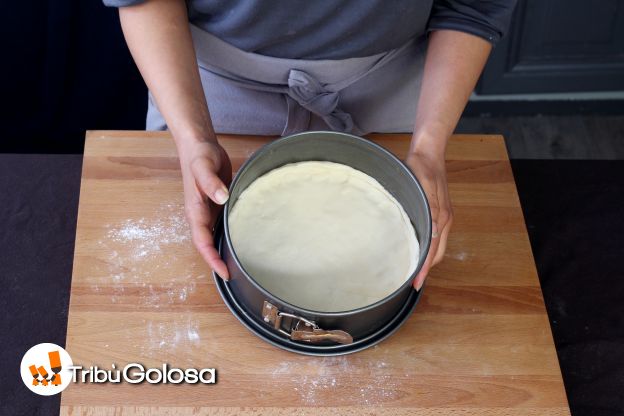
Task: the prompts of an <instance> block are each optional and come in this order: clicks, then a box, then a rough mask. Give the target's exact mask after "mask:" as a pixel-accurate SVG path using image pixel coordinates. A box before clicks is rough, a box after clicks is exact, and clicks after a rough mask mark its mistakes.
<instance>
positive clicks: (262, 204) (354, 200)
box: [228, 161, 419, 312]
mask: <svg viewBox="0 0 624 416" xmlns="http://www.w3.org/2000/svg"><path fill="white" fill-rule="evenodd" d="M228 226H229V232H230V237H231V240H232V245H233V247H234V251H235V253H236V256H237V257H238V259H239V260H240V262H241V264H242V266H243V268H244V269H245V271H247V273H249V274H250V275H251V276H252V277H253V278H254V279H255V280H256V282H258V283H259V284H260V285H261V286H262V287H264V288H265V289H266V290H267V291H269V292H270V293H272V294H274V295H275V296H277V297H279V298H280V299H282V300H284V301H286V302H289V303H291V304H293V305H296V306H299V307H302V308H307V309H311V310H315V311H321V312H339V311H346V310H352V309H356V308H358V307H363V306H366V305H370V304H372V303H375V302H377V301H379V300H381V299H383V298H384V297H386V296H388V295H389V294H391V293H392V292H394V291H395V290H396V289H398V288H399V287H400V286H401V285H402V284H403V283H404V282H405V281H406V280H407V279H408V278H409V277H410V276H411V274H412V273H413V272H414V270H415V268H416V265H417V262H418V253H419V245H418V240H417V239H416V233H415V231H414V228H413V227H412V224H411V223H410V220H409V217H408V216H407V214H406V213H405V210H404V209H403V207H402V206H401V205H400V204H399V202H398V201H397V200H396V199H395V198H394V197H393V196H392V195H390V193H388V191H386V190H385V189H384V188H383V186H381V184H379V182H377V181H376V180H375V179H373V178H372V177H370V176H368V175H367V174H365V173H363V172H361V171H359V170H356V169H353V168H352V167H350V166H346V165H343V164H339V163H333V162H321V161H309V162H299V163H292V164H288V165H285V166H282V167H280V168H277V169H274V170H272V171H270V172H268V173H266V174H265V175H263V176H261V177H259V178H258V179H256V180H255V181H254V182H252V183H251V184H250V185H249V187H248V188H247V189H245V190H244V191H243V192H242V193H241V195H240V196H239V198H238V200H237V201H236V203H235V204H234V207H233V208H232V209H231V211H230V213H229V218H228Z"/></svg>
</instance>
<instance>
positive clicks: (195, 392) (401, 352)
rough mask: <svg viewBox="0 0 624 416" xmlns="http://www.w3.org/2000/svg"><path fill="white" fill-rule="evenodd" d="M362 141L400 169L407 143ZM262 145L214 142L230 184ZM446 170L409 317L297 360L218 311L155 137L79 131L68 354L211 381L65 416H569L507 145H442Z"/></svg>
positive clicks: (464, 141)
mask: <svg viewBox="0 0 624 416" xmlns="http://www.w3.org/2000/svg"><path fill="white" fill-rule="evenodd" d="M371 138H372V139H373V140H375V141H376V142H377V143H379V144H381V145H383V146H385V147H386V148H388V149H390V150H391V151H393V152H394V153H395V154H397V155H398V156H399V157H404V156H405V153H406V151H407V148H408V143H409V137H408V136H407V135H375V136H372V137H371ZM269 140H270V138H266V137H252V136H221V137H220V142H221V143H222V144H223V145H224V147H225V148H226V149H227V151H228V153H229V154H230V156H231V158H232V163H233V166H234V170H235V171H236V170H237V169H238V168H239V167H240V165H241V163H242V162H243V161H244V160H245V159H246V158H247V157H248V156H249V155H250V154H251V153H252V152H253V151H255V150H256V149H257V148H258V147H259V146H261V145H262V144H264V143H267V142H268V141H269ZM447 167H448V179H449V186H450V192H451V197H452V200H453V205H454V211H455V223H454V227H453V231H452V233H451V236H450V240H449V243H448V249H447V253H446V256H445V259H444V262H443V263H442V264H440V265H439V266H438V267H436V268H435V269H434V270H433V271H432V273H431V275H430V277H429V282H428V285H427V288H426V290H425V293H424V294H423V296H422V298H421V301H420V303H419V304H418V306H417V308H416V311H415V312H414V314H413V315H412V316H411V317H410V318H409V320H408V321H407V323H406V324H405V325H404V326H403V327H402V328H401V329H400V330H399V331H398V332H397V333H396V334H394V335H393V336H392V337H390V338H389V339H388V340H386V341H384V342H382V343H381V344H379V345H378V346H376V347H374V348H370V349H368V350H366V351H363V352H359V353H356V354H353V355H348V356H341V357H308V356H302V355H297V354H294V353H290V352H286V351H282V350H280V349H277V348H275V347H273V346H271V345H269V344H267V343H265V342H263V341H261V340H260V339H259V338H257V337H256V336H255V335H253V334H252V333H250V332H249V331H248V330H247V329H245V328H244V327H243V326H242V325H241V324H240V323H239V322H238V321H237V320H236V318H235V317H234V316H233V315H232V314H231V313H230V312H229V310H228V309H227V308H226V307H225V305H224V304H223V302H222V300H221V298H220V297H219V294H218V293H217V290H216V288H215V286H214V283H213V281H212V277H211V273H210V270H209V269H208V267H207V266H206V265H205V264H204V263H203V262H202V260H201V258H200V257H199V255H198V254H197V253H196V252H195V250H194V248H193V246H192V243H191V241H190V235H189V230H188V227H187V225H186V222H185V220H184V216H183V205H182V201H183V196H182V184H181V175H180V170H179V166H178V160H177V156H176V150H175V146H174V143H173V141H172V140H171V138H170V136H169V135H168V133H164V132H163V133H146V132H112V131H92V132H89V133H88V134H87V141H86V146H85V153H84V164H83V171H82V185H81V191H80V192H81V194H80V206H79V214H78V230H77V234H76V248H75V254H74V269H73V277H72V289H71V301H70V310H69V319H68V329H67V351H68V352H69V353H70V355H71V356H72V359H73V361H74V364H80V365H82V366H83V367H89V366H93V365H97V366H98V367H100V368H104V369H110V368H111V364H113V363H115V365H116V367H117V368H121V367H123V366H125V365H126V364H128V363H132V362H137V363H141V364H143V365H144V366H146V367H161V366H162V363H164V362H166V363H168V364H169V365H170V366H173V367H178V368H190V367H194V368H213V367H214V368H216V369H217V372H218V382H217V383H216V384H214V385H203V384H198V385H190V384H185V385H171V384H147V383H142V384H136V385H131V384H127V383H119V384H110V383H109V384H82V383H75V384H72V385H70V386H69V387H68V388H67V389H66V390H65V391H64V392H63V394H62V408H61V412H62V414H66V415H73V414H83V413H88V414H115V415H146V414H183V415H186V414H188V415H190V414H193V415H197V414H212V413H217V414H220V415H240V414H247V415H259V414H270V415H281V414H290V413H297V414H301V413H305V414H350V415H351V414H352V415H360V414H363V413H366V414H392V415H395V414H400V415H415V414H418V415H446V414H461V415H514V416H526V415H536V416H537V415H540V416H543V415H569V409H568V405H567V401H566V396H565V391H564V386H563V382H562V378H561V372H560V369H559V364H558V361H557V355H556V352H555V347H554V345H553V339H552V335H551V331H550V326H549V322H548V317H547V315H546V310H545V307H544V301H543V298H542V293H541V290H540V286H539V281H538V278H537V274H536V270H535V266H534V262H533V257H532V254H531V247H530V245H529V240H528V237H527V232H526V228H525V224H524V220H523V216H522V210H521V208H520V203H519V200H518V195H517V192H516V187H515V184H514V179H513V175H512V171H511V167H510V164H509V160H508V157H507V153H506V150H505V144H504V140H503V138H502V137H500V136H485V135H468V136H454V137H453V138H452V140H451V142H450V144H449V148H448V162H447ZM327 408H332V409H327Z"/></svg>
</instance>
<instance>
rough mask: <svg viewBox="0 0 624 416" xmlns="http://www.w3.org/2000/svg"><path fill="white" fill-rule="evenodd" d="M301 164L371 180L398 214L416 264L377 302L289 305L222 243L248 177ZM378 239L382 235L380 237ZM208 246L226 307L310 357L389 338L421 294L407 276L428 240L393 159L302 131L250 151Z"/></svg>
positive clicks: (352, 142) (411, 187) (411, 186)
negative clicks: (221, 265) (412, 241)
mask: <svg viewBox="0 0 624 416" xmlns="http://www.w3.org/2000/svg"><path fill="white" fill-rule="evenodd" d="M307 160H321V161H329V162H335V163H341V164H344V165H347V166H351V167H353V168H355V169H357V170H360V171H362V172H364V173H366V174H368V175H369V176H371V177H373V178H375V179H376V180H377V181H378V182H379V183H380V184H381V185H382V186H383V187H384V188H385V189H386V190H387V191H388V192H390V194H392V195H393V196H394V197H395V198H396V199H397V201H398V202H399V203H400V204H401V205H402V206H403V208H404V209H405V211H406V213H407V215H408V217H409V218H410V221H411V222H412V226H413V227H414V229H415V232H416V234H417V238H418V241H419V244H420V253H419V259H418V264H417V267H416V270H415V271H414V273H413V274H412V275H411V276H410V277H409V278H408V279H406V281H405V282H404V283H403V285H402V286H401V287H400V288H398V289H397V290H396V291H395V292H393V293H392V294H390V295H388V296H387V297H385V298H384V299H381V300H379V301H378V302H375V303H373V304H371V305H367V306H365V307H361V308H357V309H353V310H348V311H343V312H322V311H313V310H308V309H304V308H301V307H298V306H296V305H293V304H291V303H289V302H287V301H285V300H283V299H280V298H278V297H277V296H275V295H273V294H272V293H270V292H268V291H267V290H266V289H264V288H263V287H262V286H261V285H260V284H259V283H258V282H256V281H255V279H254V278H253V276H251V275H250V274H248V273H247V272H246V271H245V270H244V268H243V266H242V264H241V263H240V261H239V259H238V258H237V256H236V253H235V250H234V247H233V246H232V242H231V240H230V238H229V227H228V215H229V212H230V209H231V207H232V206H233V205H234V204H235V203H236V201H237V200H238V197H239V196H240V194H241V193H242V192H243V191H244V190H245V189H246V188H247V186H249V184H251V183H252V182H253V181H254V180H255V179H257V178H258V177H260V176H262V175H264V174H265V173H267V172H269V171H271V170H273V169H275V168H278V167H280V166H283V165H286V164H288V163H295V162H301V161H307ZM380 238H383V236H380ZM215 242H216V243H217V248H218V250H219V253H220V255H221V257H222V258H223V260H224V262H225V263H226V265H227V267H228V271H229V273H230V279H229V280H228V281H227V282H223V281H222V280H221V279H220V278H219V277H218V276H215V279H216V283H217V287H218V289H219V292H220V294H221V296H222V297H223V299H224V300H225V302H226V304H227V305H228V307H229V308H230V309H231V310H232V312H233V313H234V315H236V316H237V318H238V319H239V320H241V322H242V323H243V324H244V325H245V326H247V327H248V328H249V329H250V330H252V331H253V332H254V333H255V334H256V335H258V336H260V337H261V338H263V339H265V340H266V341H267V342H270V343H271V344H274V345H276V346H279V347H281V348H284V349H287V350H290V351H294V352H300V353H303V354H314V355H337V354H347V353H350V352H354V351H359V350H361V349H364V348H367V347H370V346H371V345H374V344H376V343H377V342H379V341H381V340H382V339H384V338H386V337H387V336H389V335H390V334H392V333H393V332H394V331H395V330H396V329H397V328H398V327H399V326H400V325H401V323H402V322H403V321H404V320H405V319H407V317H408V316H409V314H410V313H411V311H412V310H413V308H414V306H415V305H416V302H417V301H418V298H419V296H420V293H421V292H422V289H421V290H420V291H419V292H416V291H415V290H414V289H413V287H412V283H413V279H414V278H415V276H416V275H417V274H418V272H419V271H420V269H421V267H422V264H423V263H424V261H425V258H426V256H427V253H428V250H429V246H430V242H431V215H430V211H429V205H428V203H427V198H426V196H425V193H424V191H423V189H422V187H421V186H420V184H419V183H418V180H417V179H416V177H415V176H414V175H413V173H412V172H411V171H410V169H409V168H408V167H407V166H405V165H404V164H403V163H402V162H401V161H400V160H399V159H397V158H396V157H395V156H394V155H393V154H391V153H390V152H388V151H387V150H386V149H384V148H383V147H381V146H379V145H377V144H375V143H373V142H371V141H369V140H366V139H363V138H361V137H357V136H353V135H349V134H344V133H336V132H324V131H322V132H305V133H299V134H295V135H292V136H287V137H283V138H281V139H277V140H275V141H273V142H271V143H269V144H267V145H265V146H263V147H262V148H260V149H259V150H258V151H256V152H255V153H254V154H253V155H252V156H251V157H250V158H249V159H248V160H247V161H246V162H245V163H244V164H243V165H242V166H241V168H240V169H239V171H238V173H237V174H236V177H235V178H234V180H233V181H232V184H231V185H230V199H229V200H228V202H227V203H226V205H225V208H224V210H223V215H222V217H221V219H220V222H219V226H218V227H216V228H215Z"/></svg>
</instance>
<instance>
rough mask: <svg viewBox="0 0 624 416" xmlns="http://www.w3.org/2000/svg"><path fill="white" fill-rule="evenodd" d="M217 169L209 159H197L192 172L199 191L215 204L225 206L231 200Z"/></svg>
mask: <svg viewBox="0 0 624 416" xmlns="http://www.w3.org/2000/svg"><path fill="white" fill-rule="evenodd" d="M217 170H218V169H217V167H216V166H215V164H214V162H213V161H212V160H211V159H208V158H201V159H195V160H194V161H193V162H192V163H191V171H192V173H193V177H194V178H195V183H196V185H197V187H198V188H199V190H200V191H201V192H202V193H203V194H204V195H206V196H207V197H208V198H209V199H210V200H211V201H213V202H214V203H215V204H219V205H223V204H225V203H226V202H227V200H228V198H229V196H230V195H229V193H228V189H227V187H226V186H225V184H224V183H223V181H221V179H220V178H219V176H217V174H216V172H217Z"/></svg>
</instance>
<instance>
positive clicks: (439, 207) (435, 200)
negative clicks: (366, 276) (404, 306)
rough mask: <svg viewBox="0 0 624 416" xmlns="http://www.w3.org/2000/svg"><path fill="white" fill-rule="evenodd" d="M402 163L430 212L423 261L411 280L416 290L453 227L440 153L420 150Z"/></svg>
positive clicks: (442, 156)
mask: <svg viewBox="0 0 624 416" xmlns="http://www.w3.org/2000/svg"><path fill="white" fill-rule="evenodd" d="M405 163H406V164H407V166H408V167H409V168H410V169H411V170H412V172H414V175H416V177H417V178H418V181H419V182H420V184H421V185H422V187H423V189H424V191H425V194H426V195H427V200H428V201H429V208H430V209H431V221H432V224H431V228H432V230H431V246H430V247H429V253H428V254H427V259H426V260H425V262H424V264H423V266H422V268H421V269H420V272H419V273H418V275H417V276H416V278H415V279H414V287H415V288H416V290H420V288H421V287H422V285H423V283H424V282H425V279H426V278H427V275H428V274H429V270H430V269H431V267H433V266H435V265H436V264H438V263H439V262H440V261H442V258H443V257H444V252H445V251H446V242H447V239H448V235H449V232H450V230H451V225H452V224H453V208H452V207H451V199H450V197H449V192H448V183H447V181H446V166H445V163H444V153H443V152H434V151H420V150H419V151H414V152H410V153H409V155H408V156H407V159H406V160H405Z"/></svg>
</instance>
